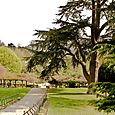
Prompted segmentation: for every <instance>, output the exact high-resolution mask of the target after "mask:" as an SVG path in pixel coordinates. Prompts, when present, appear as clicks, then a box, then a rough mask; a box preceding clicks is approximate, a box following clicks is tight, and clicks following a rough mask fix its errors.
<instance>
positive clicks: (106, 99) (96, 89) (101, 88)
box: [89, 82, 115, 113]
mask: <svg viewBox="0 0 115 115" xmlns="http://www.w3.org/2000/svg"><path fill="white" fill-rule="evenodd" d="M89 89H90V91H92V92H93V93H95V94H96V95H97V97H100V99H99V100H98V101H97V102H96V106H97V107H98V110H99V111H102V110H104V111H105V112H107V113H110V112H112V111H114V112H115V84H111V83H109V82H98V83H92V84H91V85H90V86H89Z"/></svg>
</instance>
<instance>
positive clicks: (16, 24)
mask: <svg viewBox="0 0 115 115" xmlns="http://www.w3.org/2000/svg"><path fill="white" fill-rule="evenodd" d="M66 3H67V0H0V40H1V41H2V42H4V43H5V44H6V45H7V44H8V43H13V44H14V45H16V46H17V45H18V44H20V45H21V46H26V45H28V44H29V43H30V42H31V40H34V39H36V38H37V36H33V34H34V33H35V31H34V30H35V29H38V30H46V29H48V28H53V27H55V25H54V24H52V22H54V20H55V19H56V14H57V13H58V10H59V8H58V7H59V6H62V5H65V4H66Z"/></svg>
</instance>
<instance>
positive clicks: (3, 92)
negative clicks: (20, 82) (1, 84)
mask: <svg viewBox="0 0 115 115" xmlns="http://www.w3.org/2000/svg"><path fill="white" fill-rule="evenodd" d="M29 90H30V88H0V98H3V97H7V96H12V95H15V94H18V93H19V97H23V96H24V95H26V94H27V93H28V91H29Z"/></svg>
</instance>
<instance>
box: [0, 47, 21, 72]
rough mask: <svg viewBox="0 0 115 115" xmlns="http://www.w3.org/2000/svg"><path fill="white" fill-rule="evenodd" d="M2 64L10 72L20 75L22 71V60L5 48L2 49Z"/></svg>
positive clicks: (0, 54)
mask: <svg viewBox="0 0 115 115" xmlns="http://www.w3.org/2000/svg"><path fill="white" fill-rule="evenodd" d="M0 64H1V65H3V66H4V67H5V68H7V70H9V71H10V72H15V73H20V72H21V70H22V63H21V60H20V59H19V58H18V57H17V55H16V54H15V53H14V52H13V51H12V50H11V49H9V48H7V47H4V46H1V47H0Z"/></svg>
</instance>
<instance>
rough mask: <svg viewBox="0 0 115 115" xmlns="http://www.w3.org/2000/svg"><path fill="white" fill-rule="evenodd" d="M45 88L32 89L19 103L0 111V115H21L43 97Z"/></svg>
mask: <svg viewBox="0 0 115 115" xmlns="http://www.w3.org/2000/svg"><path fill="white" fill-rule="evenodd" d="M45 93H46V89H45V88H32V89H31V90H30V91H29V93H28V94H27V95H26V96H24V97H23V98H22V99H21V100H20V101H18V102H17V103H14V104H13V105H11V106H9V107H7V108H5V109H3V110H1V111H0V115H23V113H24V111H27V110H28V109H29V108H31V107H33V105H34V104H36V103H37V102H39V101H40V100H41V98H42V97H43V95H45Z"/></svg>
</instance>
